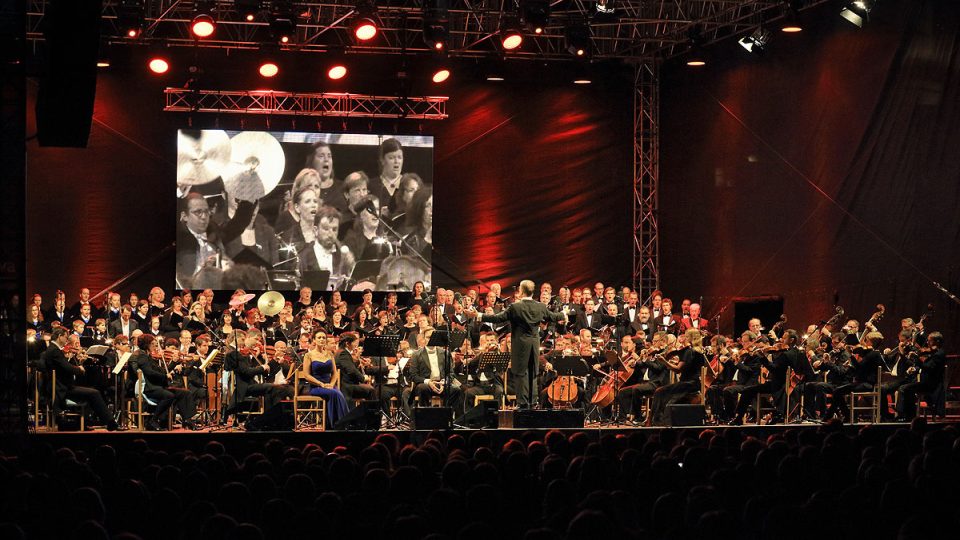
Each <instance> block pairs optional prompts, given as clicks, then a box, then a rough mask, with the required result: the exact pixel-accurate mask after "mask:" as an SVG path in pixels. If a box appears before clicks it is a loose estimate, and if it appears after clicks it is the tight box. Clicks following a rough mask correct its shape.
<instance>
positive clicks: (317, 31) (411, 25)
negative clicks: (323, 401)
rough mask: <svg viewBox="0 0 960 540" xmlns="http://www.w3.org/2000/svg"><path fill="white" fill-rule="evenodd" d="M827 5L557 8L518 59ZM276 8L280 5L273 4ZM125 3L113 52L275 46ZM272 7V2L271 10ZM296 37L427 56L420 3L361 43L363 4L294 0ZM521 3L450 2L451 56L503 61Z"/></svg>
mask: <svg viewBox="0 0 960 540" xmlns="http://www.w3.org/2000/svg"><path fill="white" fill-rule="evenodd" d="M48 1H49V0H28V6H27V7H28V9H27V38H28V39H30V40H39V39H42V38H43V34H42V26H41V24H42V21H43V14H44V12H45V8H46V4H47V2H48ZM826 1H827V0H792V1H790V2H785V1H783V0H609V1H608V2H607V3H606V5H608V6H612V7H613V11H612V12H611V13H600V12H598V10H597V2H596V1H595V0H553V1H552V2H551V14H550V19H549V22H548V24H547V25H546V26H545V27H544V31H543V33H542V35H539V36H534V35H532V34H529V35H527V39H526V41H527V43H525V44H524V45H523V47H521V48H520V49H519V50H516V51H511V52H509V53H508V55H507V56H509V57H511V58H528V59H538V60H543V59H570V58H571V54H570V52H568V50H567V46H568V44H567V41H566V28H567V27H568V26H570V25H580V24H585V25H587V28H588V33H589V37H590V42H591V47H590V50H589V54H588V55H587V56H589V57H591V58H594V59H602V58H621V59H634V60H636V59H643V58H652V57H659V58H670V57H673V56H676V55H678V54H682V53H684V52H685V51H686V50H687V49H688V48H689V46H690V44H691V43H692V42H694V41H696V42H697V43H698V44H702V45H709V44H711V43H713V42H716V41H719V40H722V39H726V38H730V37H736V36H738V35H743V34H745V33H747V32H749V31H751V30H753V29H754V28H756V27H757V25H759V24H760V23H762V22H771V21H775V20H777V19H779V18H782V17H783V16H784V14H785V13H786V12H787V11H789V10H790V9H794V10H803V9H807V8H809V7H812V6H814V5H818V4H822V3H824V2H826ZM274 3H275V2H274ZM119 4H120V0H104V2H103V22H104V24H103V28H102V30H101V33H102V36H103V37H104V39H105V41H106V42H107V43H110V44H134V45H135V44H147V43H157V42H160V43H163V44H164V45H167V46H178V47H214V48H228V49H260V48H261V47H262V46H263V44H264V43H269V42H271V41H272V36H271V32H270V25H269V22H268V21H267V20H266V19H265V17H263V16H262V15H261V16H260V17H258V18H256V19H255V20H253V21H247V20H246V19H245V18H244V17H243V16H242V15H241V14H240V13H239V12H237V10H236V8H235V5H234V2H233V1H232V0H229V1H228V0H218V1H216V2H214V5H215V6H216V7H215V9H214V17H215V19H216V20H217V29H216V33H215V34H214V35H213V36H211V37H209V38H206V39H202V40H197V39H195V38H193V36H192V35H191V33H190V29H189V26H190V23H191V21H192V19H193V17H194V14H195V11H194V10H195V7H196V6H195V5H196V2H195V1H188V0H145V7H146V9H145V24H144V28H143V32H142V33H141V34H140V35H139V36H138V37H137V38H136V39H130V38H128V37H127V36H126V33H125V29H124V28H121V27H120V24H119V20H118V16H117V13H118V7H119ZM270 4H271V3H270V2H264V5H265V6H269V5H270ZM290 4H291V5H292V7H293V13H295V14H296V21H297V25H296V31H295V33H294V35H293V36H292V39H291V40H290V42H289V43H288V44H286V45H284V46H283V48H284V49H288V50H292V51H307V52H310V51H312V52H324V51H328V50H331V49H343V48H346V49H347V50H349V51H350V52H355V53H381V54H384V53H385V54H399V53H401V52H406V53H427V52H430V48H429V47H428V46H427V44H425V43H424V40H423V39H422V37H423V36H422V33H423V18H424V15H423V13H424V11H423V4H424V2H422V1H419V0H400V1H397V0H394V1H391V2H387V1H385V0H379V1H378V2H377V12H376V19H377V20H378V23H379V29H380V35H379V36H378V37H377V38H376V39H374V40H371V42H369V43H364V44H362V45H361V44H358V43H356V41H355V40H354V39H353V37H352V35H351V31H350V22H351V20H352V18H353V16H354V14H355V12H356V8H355V6H356V0H327V1H319V2H317V1H303V2H301V1H293V2H290ZM517 5H518V1H517V0H450V1H449V6H450V9H449V21H450V23H449V40H448V43H447V51H449V53H450V54H451V55H454V56H462V57H478V56H490V55H498V56H499V55H502V54H503V51H502V49H501V47H500V40H499V35H500V32H501V28H504V27H505V26H506V25H507V23H508V22H509V21H512V20H515V19H516V18H517V16H518V7H517Z"/></svg>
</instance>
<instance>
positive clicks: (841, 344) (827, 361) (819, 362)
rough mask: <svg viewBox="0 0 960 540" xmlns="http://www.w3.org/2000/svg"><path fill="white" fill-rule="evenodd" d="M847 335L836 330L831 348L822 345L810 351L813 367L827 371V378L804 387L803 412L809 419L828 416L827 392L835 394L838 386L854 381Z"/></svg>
mask: <svg viewBox="0 0 960 540" xmlns="http://www.w3.org/2000/svg"><path fill="white" fill-rule="evenodd" d="M846 337H847V335H846V334H845V333H843V332H834V333H833V335H832V336H831V338H830V345H829V348H828V347H827V346H823V345H821V346H820V347H818V348H817V349H814V350H813V351H812V352H811V353H810V356H811V357H812V360H811V363H812V365H813V369H815V370H817V371H818V372H820V373H825V374H826V380H825V381H823V380H820V381H810V382H808V383H807V384H805V385H804V387H803V402H804V403H803V404H804V411H803V414H804V416H805V417H806V418H808V419H815V418H817V417H818V416H819V417H820V418H824V417H826V409H827V394H833V391H834V390H835V389H836V388H837V387H838V386H843V385H846V384H850V383H852V382H853V370H852V369H850V363H851V355H850V350H849V349H848V348H847V344H846V343H845V339H846Z"/></svg>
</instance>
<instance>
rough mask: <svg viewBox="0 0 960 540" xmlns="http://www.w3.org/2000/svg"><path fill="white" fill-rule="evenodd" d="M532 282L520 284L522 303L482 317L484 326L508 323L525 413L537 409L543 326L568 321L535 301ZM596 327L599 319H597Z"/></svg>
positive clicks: (519, 401)
mask: <svg viewBox="0 0 960 540" xmlns="http://www.w3.org/2000/svg"><path fill="white" fill-rule="evenodd" d="M533 290H534V284H533V281H530V280H529V279H525V280H523V281H521V282H520V300H519V301H517V302H514V303H512V304H510V306H509V307H507V309H505V310H503V311H501V312H500V313H498V314H493V313H485V314H483V315H479V320H480V322H481V323H483V322H492V323H503V322H509V323H510V328H511V335H510V375H511V376H512V377H513V380H514V383H515V384H516V386H515V389H516V392H517V406H518V407H520V408H522V409H526V408H530V407H532V406H534V405H536V396H537V395H539V393H538V392H537V388H536V386H537V385H536V380H537V369H538V367H539V365H540V323H541V322H543V321H547V322H559V321H563V320H566V318H567V316H566V314H564V313H557V312H554V311H550V310H549V309H547V306H545V305H543V304H542V303H540V302H536V301H534V300H533V298H532V296H533ZM594 316H595V317H596V319H597V324H599V323H600V316H599V315H596V314H595V315H594Z"/></svg>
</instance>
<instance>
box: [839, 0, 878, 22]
mask: <svg viewBox="0 0 960 540" xmlns="http://www.w3.org/2000/svg"><path fill="white" fill-rule="evenodd" d="M875 5H876V2H875V1H874V0H857V1H856V2H850V3H849V4H847V5H846V6H844V7H843V9H842V10H840V16H841V17H843V18H844V19H846V20H848V21H850V22H851V23H853V24H855V25H857V28H863V23H865V22H867V21H869V20H870V12H871V11H873V7H874V6H875Z"/></svg>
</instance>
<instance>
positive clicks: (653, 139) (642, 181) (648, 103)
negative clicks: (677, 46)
mask: <svg viewBox="0 0 960 540" xmlns="http://www.w3.org/2000/svg"><path fill="white" fill-rule="evenodd" d="M659 185H660V82H659V80H658V77H657V68H656V64H654V63H650V62H646V63H642V64H639V65H638V66H637V67H636V71H635V72H634V86H633V285H634V288H635V289H636V290H637V296H639V297H640V301H641V302H642V303H643V304H644V305H647V304H648V303H649V300H650V295H651V293H653V291H655V290H657V289H659V288H660V229H659V226H658V220H659V215H658V206H659V205H658V202H659V189H658V188H659Z"/></svg>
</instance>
